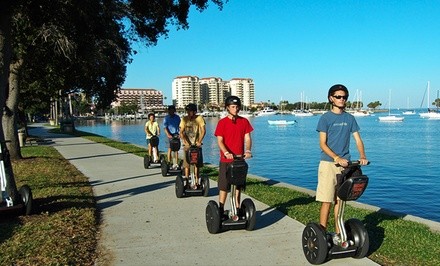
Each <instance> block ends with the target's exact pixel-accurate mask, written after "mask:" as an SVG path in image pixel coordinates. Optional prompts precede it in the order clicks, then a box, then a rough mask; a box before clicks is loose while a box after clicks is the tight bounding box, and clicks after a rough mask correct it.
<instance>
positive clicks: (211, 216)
mask: <svg viewBox="0 0 440 266" xmlns="http://www.w3.org/2000/svg"><path fill="white" fill-rule="evenodd" d="M205 214H206V227H207V228H208V232H209V233H211V234H217V233H218V232H219V231H220V213H219V208H218V205H217V202H215V201H213V200H210V201H209V202H208V205H207V206H206V212H205Z"/></svg>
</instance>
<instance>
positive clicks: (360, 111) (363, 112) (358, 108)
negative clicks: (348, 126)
mask: <svg viewBox="0 0 440 266" xmlns="http://www.w3.org/2000/svg"><path fill="white" fill-rule="evenodd" d="M361 102H362V92H359V90H356V107H355V108H354V111H353V112H350V113H351V114H352V115H353V116H356V117H364V116H370V115H371V113H370V112H369V111H367V110H363V109H362V106H360V105H361Z"/></svg>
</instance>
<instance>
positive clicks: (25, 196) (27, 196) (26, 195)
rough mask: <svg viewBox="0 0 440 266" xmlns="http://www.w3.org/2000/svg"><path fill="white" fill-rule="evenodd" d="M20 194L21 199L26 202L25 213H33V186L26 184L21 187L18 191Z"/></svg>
mask: <svg viewBox="0 0 440 266" xmlns="http://www.w3.org/2000/svg"><path fill="white" fill-rule="evenodd" d="M18 194H19V195H20V197H21V200H22V201H23V204H24V209H23V213H24V214H25V215H31V214H32V208H33V199H32V191H31V188H30V187H29V186H28V185H24V186H22V187H21V188H20V190H19V191H18Z"/></svg>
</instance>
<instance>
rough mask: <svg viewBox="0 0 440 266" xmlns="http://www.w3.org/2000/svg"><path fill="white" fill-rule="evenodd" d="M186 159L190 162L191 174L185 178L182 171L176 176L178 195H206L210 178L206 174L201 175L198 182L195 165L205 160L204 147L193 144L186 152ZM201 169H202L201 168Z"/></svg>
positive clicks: (179, 196)
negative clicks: (203, 155)
mask: <svg viewBox="0 0 440 266" xmlns="http://www.w3.org/2000/svg"><path fill="white" fill-rule="evenodd" d="M185 156H186V161H187V162H188V164H189V171H190V174H189V176H188V177H186V178H184V177H183V176H182V172H180V173H178V174H177V176H176V197H178V198H181V197H183V196H204V197H207V196H208V194H209V178H208V176H206V175H200V178H199V180H198V183H197V182H196V174H195V167H196V165H197V164H201V162H203V157H202V149H201V148H199V147H197V146H195V145H191V146H190V148H189V149H188V151H187V152H186V154H185ZM199 171H200V169H199Z"/></svg>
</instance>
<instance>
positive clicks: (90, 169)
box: [30, 124, 377, 265]
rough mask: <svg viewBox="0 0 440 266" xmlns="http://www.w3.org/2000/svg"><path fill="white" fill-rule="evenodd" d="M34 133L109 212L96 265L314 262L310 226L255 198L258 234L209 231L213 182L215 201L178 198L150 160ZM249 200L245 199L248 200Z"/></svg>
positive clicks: (42, 130) (361, 261)
mask: <svg viewBox="0 0 440 266" xmlns="http://www.w3.org/2000/svg"><path fill="white" fill-rule="evenodd" d="M30 134H31V135H34V136H41V137H44V138H45V139H46V140H48V141H49V143H51V144H50V145H53V146H54V147H55V148H56V149H57V150H58V151H59V152H60V153H61V155H62V156H64V158H66V159H67V160H69V161H70V162H71V163H72V164H73V165H74V166H75V167H76V168H77V169H78V170H80V171H81V172H82V173H83V174H84V175H85V176H87V177H88V178H89V180H90V183H91V184H92V185H93V190H94V193H95V197H96V199H97V203H98V208H99V209H100V211H101V214H102V224H101V238H100V248H101V250H102V253H101V254H102V255H100V258H99V259H98V261H97V262H96V264H97V265H228V264H238V265H309V263H308V262H307V260H306V259H305V257H304V254H303V251H302V247H301V235H302V231H303V229H304V225H303V224H301V223H299V222H297V221H296V220H294V219H292V218H289V217H287V216H285V215H284V214H282V213H281V212H279V211H277V210H274V209H271V208H270V207H269V206H267V205H265V204H263V203H261V202H259V201H257V200H255V199H252V200H253V201H254V203H255V206H256V208H257V223H256V227H255V229H254V230H253V231H246V230H233V231H225V232H221V233H219V234H216V235H212V234H210V233H209V232H208V230H207V228H206V222H205V208H206V205H207V203H208V201H209V200H211V199H213V200H215V201H218V196H217V195H218V190H217V183H215V182H214V181H212V180H211V183H210V186H211V189H210V192H209V195H210V196H209V197H187V198H181V199H178V198H176V196H175V189H174V181H175V177H174V176H169V177H162V175H161V174H160V168H153V169H144V167H143V159H142V158H141V157H138V156H135V155H133V154H129V153H126V152H123V151H121V150H118V149H114V148H111V147H108V146H106V145H103V144H98V143H95V142H92V141H89V140H86V139H83V138H78V137H70V136H68V135H62V134H49V133H48V132H47V128H44V127H43V126H42V125H39V124H36V125H33V126H31V127H30ZM246 197H248V196H247V195H243V197H242V199H244V198H246ZM325 265H377V264H376V263H374V262H372V261H371V260H369V259H367V258H364V259H359V260H358V259H352V258H346V259H335V260H331V261H329V262H327V263H326V264H325Z"/></svg>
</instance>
